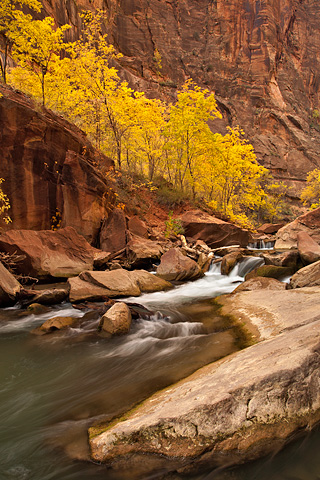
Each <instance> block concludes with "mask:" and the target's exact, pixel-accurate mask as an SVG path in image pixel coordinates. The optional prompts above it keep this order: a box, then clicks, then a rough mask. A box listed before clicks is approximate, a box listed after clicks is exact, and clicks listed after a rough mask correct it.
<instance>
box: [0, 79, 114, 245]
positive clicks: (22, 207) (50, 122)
mask: <svg viewBox="0 0 320 480" xmlns="http://www.w3.org/2000/svg"><path fill="white" fill-rule="evenodd" d="M0 93H1V94H2V96H1V97H0V152H1V160H0V178H4V179H5V182H4V183H3V184H2V188H3V190H4V192H5V193H6V194H7V195H8V197H9V199H10V203H11V210H10V212H9V214H10V216H11V218H12V220H13V223H12V224H11V225H10V227H13V228H16V229H33V230H42V229H50V228H51V226H52V224H53V217H54V216H55V214H56V209H58V211H59V212H60V214H61V218H62V224H61V226H71V227H74V228H75V229H76V230H77V231H78V233H80V234H82V235H84V236H85V237H86V238H87V240H89V241H91V242H94V241H95V239H96V237H97V235H98V232H99V229H100V224H101V221H102V219H104V218H107V216H108V211H109V210H110V208H112V206H113V203H114V193H113V190H112V186H111V185H108V184H107V182H106V181H105V179H104V177H103V176H102V174H100V173H99V172H98V171H97V169H96V168H95V161H96V160H98V159H99V160H101V161H102V162H103V163H104V165H105V166H106V167H108V166H111V162H110V160H108V159H107V158H105V157H102V156H99V158H98V157H97V152H96V151H95V150H94V149H93V147H92V146H91V144H90V143H89V142H88V140H87V139H86V136H85V135H84V133H83V132H81V130H79V129H77V127H75V126H74V125H71V124H70V123H68V122H66V121H64V120H63V119H62V118H61V117H59V116H56V115H54V114H52V113H50V112H48V111H45V110H41V111H40V109H39V108H38V109H35V108H34V105H33V104H32V102H31V101H30V100H29V99H28V98H27V97H25V96H24V95H23V94H19V93H13V92H12V90H10V89H9V88H6V87H0Z"/></svg>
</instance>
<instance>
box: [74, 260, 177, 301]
mask: <svg viewBox="0 0 320 480" xmlns="http://www.w3.org/2000/svg"><path fill="white" fill-rule="evenodd" d="M68 284H69V286H70V293H69V298H70V301H71V302H81V301H85V300H98V299H104V298H105V297H125V296H133V297H137V296H139V295H140V294H141V293H150V292H158V291H162V290H168V289H169V288H171V287H172V285H171V284H170V283H169V282H166V281H165V280H163V279H162V278H158V277H156V276H155V275H152V274H151V273H149V272H146V271H145V270H135V271H133V272H129V271H127V270H124V269H122V268H119V269H117V270H112V271H106V272H95V271H86V272H82V273H81V274H80V276H79V277H76V278H69V280H68Z"/></svg>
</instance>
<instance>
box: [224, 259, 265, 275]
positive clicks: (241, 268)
mask: <svg viewBox="0 0 320 480" xmlns="http://www.w3.org/2000/svg"><path fill="white" fill-rule="evenodd" d="M263 264H264V260H263V258H260V257H246V258H243V259H242V260H240V262H238V263H237V265H235V266H234V267H233V269H232V271H231V272H230V274H229V277H231V278H235V279H238V278H239V277H241V278H244V277H245V276H246V275H247V273H249V272H251V271H252V270H254V269H255V268H257V267H261V265H263Z"/></svg>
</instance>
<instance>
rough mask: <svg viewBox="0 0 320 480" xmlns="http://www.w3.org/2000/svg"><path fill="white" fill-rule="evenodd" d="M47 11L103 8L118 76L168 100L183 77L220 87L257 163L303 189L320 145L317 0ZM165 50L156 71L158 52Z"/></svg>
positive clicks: (99, 1) (117, 2)
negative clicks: (118, 57) (117, 60)
mask: <svg viewBox="0 0 320 480" xmlns="http://www.w3.org/2000/svg"><path fill="white" fill-rule="evenodd" d="M43 4H44V11H45V13H46V14H50V15H53V16H54V17H55V18H56V20H57V22H58V23H59V24H63V23H67V22H68V23H70V24H72V26H73V28H72V30H70V31H69V33H68V35H69V38H76V37H77V35H78V31H79V28H80V25H81V19H80V18H79V12H80V11H81V10H83V9H90V10H94V9H96V8H102V9H104V10H105V11H106V12H107V17H108V21H106V31H108V32H109V38H110V41H111V42H112V43H113V44H114V45H115V46H116V48H117V49H118V51H120V52H121V53H122V54H123V58H122V59H121V61H120V62H121V65H120V70H121V75H122V77H123V78H125V79H127V80H128V81H129V82H130V85H131V86H133V87H135V88H137V89H140V90H143V91H145V92H147V94H148V95H149V96H152V97H156V96H159V97H165V98H169V99H174V97H175V93H176V88H177V87H179V86H181V84H182V83H183V82H184V81H185V80H186V79H187V78H190V77H191V78H193V79H194V80H195V81H196V82H198V83H199V84H200V85H201V86H203V87H208V88H209V89H212V90H214V91H215V93H216V97H217V100H218V103H219V107H220V110H221V112H222V113H223V116H224V124H222V123H221V122H218V123H217V124H216V126H215V128H216V129H217V130H219V131H220V130H223V128H224V125H226V124H230V125H237V124H239V125H240V126H241V127H242V128H243V129H244V130H245V132H246V134H247V137H248V139H249V140H250V142H252V143H253V145H254V147H255V150H256V153H257V156H258V159H259V161H260V162H261V163H262V164H263V165H265V166H266V167H267V168H269V169H270V170H271V171H272V173H273V174H274V175H275V176H276V178H278V179H281V180H282V179H283V180H286V182H287V183H288V184H289V185H292V187H293V188H292V196H294V195H297V194H298V193H299V191H300V190H301V188H302V186H303V184H304V180H305V177H306V174H307V172H308V171H310V170H312V169H314V168H315V167H317V166H318V165H319V164H320V163H319V160H318V151H319V149H320V133H319V131H320V124H319V120H320V119H319V118H318V114H319V111H318V108H319V82H320V63H319V61H318V60H319V55H320V4H319V2H317V1H315V0H43ZM156 50H158V52H159V53H160V55H161V60H162V62H161V63H162V69H161V70H159V66H158V65H157V62H156V58H155V55H154V53H155V51H156Z"/></svg>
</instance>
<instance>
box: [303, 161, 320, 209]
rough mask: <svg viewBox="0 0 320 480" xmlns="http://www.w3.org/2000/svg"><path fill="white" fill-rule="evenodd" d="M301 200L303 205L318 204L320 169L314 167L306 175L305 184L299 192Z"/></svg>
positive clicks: (319, 199) (311, 205)
mask: <svg viewBox="0 0 320 480" xmlns="http://www.w3.org/2000/svg"><path fill="white" fill-rule="evenodd" d="M300 198H301V200H302V201H303V203H304V205H309V206H310V207H311V208H317V207H319V206H320V169H318V168H316V169H315V170H312V171H311V172H309V173H308V175H307V186H306V188H304V190H303V191H302V192H301V197H300Z"/></svg>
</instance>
